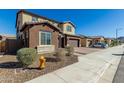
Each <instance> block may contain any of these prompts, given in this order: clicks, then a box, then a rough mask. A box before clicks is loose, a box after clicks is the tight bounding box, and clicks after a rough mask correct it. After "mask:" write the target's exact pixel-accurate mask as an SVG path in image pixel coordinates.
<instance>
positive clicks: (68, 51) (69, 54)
mask: <svg viewBox="0 0 124 93" xmlns="http://www.w3.org/2000/svg"><path fill="white" fill-rule="evenodd" d="M65 49H66V51H67V54H66V55H67V56H72V55H73V54H74V47H73V46H66V47H65Z"/></svg>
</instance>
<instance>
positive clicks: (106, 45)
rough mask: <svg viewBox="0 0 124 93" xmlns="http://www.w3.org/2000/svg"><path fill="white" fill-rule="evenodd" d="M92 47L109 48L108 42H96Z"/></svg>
mask: <svg viewBox="0 0 124 93" xmlns="http://www.w3.org/2000/svg"><path fill="white" fill-rule="evenodd" d="M92 47H95V48H107V47H108V44H105V43H95V44H93V45H92Z"/></svg>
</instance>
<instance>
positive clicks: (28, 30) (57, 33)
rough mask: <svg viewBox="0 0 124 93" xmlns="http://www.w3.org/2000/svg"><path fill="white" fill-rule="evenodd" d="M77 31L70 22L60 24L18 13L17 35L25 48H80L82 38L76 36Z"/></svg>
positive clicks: (31, 14)
mask: <svg viewBox="0 0 124 93" xmlns="http://www.w3.org/2000/svg"><path fill="white" fill-rule="evenodd" d="M75 29H76V27H75V25H74V24H73V23H72V22H70V21H67V22H58V21H56V20H52V19H49V18H46V17H43V16H39V15H36V14H33V13H30V12H27V11H25V10H20V11H19V12H18V13H17V18H16V35H17V39H18V40H22V42H23V47H31V48H37V49H38V50H39V51H42V50H52V49H53V47H55V48H63V47H65V46H67V45H72V46H74V47H80V46H81V38H80V36H77V35H75ZM41 48H42V49H41Z"/></svg>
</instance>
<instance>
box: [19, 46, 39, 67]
mask: <svg viewBox="0 0 124 93" xmlns="http://www.w3.org/2000/svg"><path fill="white" fill-rule="evenodd" d="M36 57H37V52H36V49H33V48H22V49H20V50H18V51H17V59H18V60H19V62H21V63H22V65H23V67H24V68H26V67H28V66H29V65H31V64H33V62H35V60H36Z"/></svg>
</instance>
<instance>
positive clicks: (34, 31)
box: [29, 25, 59, 48]
mask: <svg viewBox="0 0 124 93" xmlns="http://www.w3.org/2000/svg"><path fill="white" fill-rule="evenodd" d="M40 31H50V32H51V33H52V42H51V44H52V45H55V48H58V43H59V41H58V36H59V32H58V31H54V30H53V29H52V28H51V27H48V26H42V25H37V26H34V27H32V28H31V29H30V30H29V47H32V48H36V47H37V46H38V45H39V32H40Z"/></svg>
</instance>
